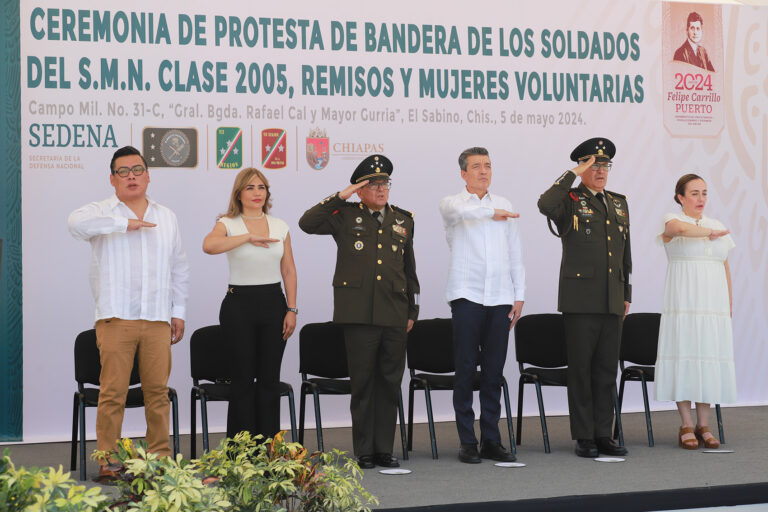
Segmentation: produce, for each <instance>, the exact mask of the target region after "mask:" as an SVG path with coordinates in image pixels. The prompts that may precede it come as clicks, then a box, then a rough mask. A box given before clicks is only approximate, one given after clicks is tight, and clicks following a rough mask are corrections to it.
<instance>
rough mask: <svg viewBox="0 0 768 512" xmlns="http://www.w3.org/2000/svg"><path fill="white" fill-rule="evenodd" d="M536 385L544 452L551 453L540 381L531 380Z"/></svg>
mask: <svg viewBox="0 0 768 512" xmlns="http://www.w3.org/2000/svg"><path fill="white" fill-rule="evenodd" d="M533 383H534V384H535V385H536V400H538V402H539V418H540V419H541V435H542V436H543V437H544V452H545V453H551V450H550V448H549V431H548V430H547V417H546V415H545V414H544V400H543V399H542V397H541V383H539V381H538V380H536V381H534V382H533Z"/></svg>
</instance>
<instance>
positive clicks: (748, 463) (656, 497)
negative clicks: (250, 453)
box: [10, 407, 768, 512]
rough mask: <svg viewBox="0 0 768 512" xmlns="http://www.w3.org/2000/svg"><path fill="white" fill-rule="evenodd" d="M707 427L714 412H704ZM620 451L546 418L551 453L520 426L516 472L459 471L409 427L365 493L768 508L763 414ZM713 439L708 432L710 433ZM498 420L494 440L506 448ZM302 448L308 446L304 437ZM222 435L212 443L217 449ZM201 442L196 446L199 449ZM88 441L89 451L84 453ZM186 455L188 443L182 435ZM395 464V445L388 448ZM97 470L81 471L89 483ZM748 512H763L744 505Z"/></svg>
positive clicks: (451, 502)
mask: <svg viewBox="0 0 768 512" xmlns="http://www.w3.org/2000/svg"><path fill="white" fill-rule="evenodd" d="M712 416H713V418H712V420H713V421H714V412H713V414H712ZM622 418H623V422H624V437H625V444H626V446H627V448H628V449H629V455H628V456H627V457H626V461H625V462H622V463H600V462H595V461H593V460H592V459H583V458H579V457H576V456H575V455H574V454H573V442H572V441H571V440H570V435H569V429H568V418H567V417H565V416H559V417H549V418H548V426H549V437H550V443H551V446H552V453H550V454H546V453H544V446H543V443H542V437H541V428H540V424H539V419H538V417H527V418H525V419H524V421H523V443H522V445H521V446H518V448H517V450H518V452H517V459H518V462H522V463H525V464H526V466H525V467H522V468H500V467H496V466H494V465H493V463H492V462H491V461H483V463H482V464H476V465H470V464H462V463H460V462H459V461H458V459H457V458H456V454H457V450H458V437H457V435H456V429H455V425H454V424H453V423H452V422H450V423H439V424H438V425H437V446H438V453H439V457H440V458H439V459H438V460H433V459H432V456H431V453H430V448H429V435H428V431H427V426H426V425H425V424H419V425H416V427H415V433H414V450H413V451H412V452H411V453H410V458H409V460H407V461H402V467H404V468H407V469H410V470H412V473H411V474H409V475H397V476H390V475H383V474H380V473H379V471H378V469H372V470H366V471H365V477H364V480H363V485H364V486H365V487H366V489H368V490H369V491H370V492H371V493H373V494H374V495H375V496H377V497H378V498H379V500H380V506H379V508H380V509H382V510H399V511H400V512H403V511H405V510H408V509H411V510H418V511H453V510H455V511H486V510H489V511H490V510H515V511H524V510H539V511H544V510H621V511H632V510H668V509H685V508H694V507H714V506H724V505H743V504H755V503H764V504H766V505H765V509H766V510H768V435H766V433H765V431H764V429H765V426H766V425H768V407H734V408H724V409H723V420H724V426H725V438H726V444H725V445H723V448H725V449H729V450H733V453H716V454H708V453H704V452H703V450H701V449H700V450H698V451H687V450H683V449H680V448H678V447H677V440H676V434H677V429H678V426H679V417H678V415H677V412H675V411H664V412H654V413H653V414H652V419H653V431H654V435H655V446H654V447H652V448H651V447H649V446H648V439H647V435H646V428H645V418H644V415H643V414H641V413H632V414H624V415H623V416H622ZM713 430H714V431H715V433H716V429H715V428H713ZM506 435H507V434H506V422H505V421H504V420H502V438H503V439H505V440H504V444H508V441H506ZM306 436H307V437H306V445H307V447H308V448H310V449H314V448H316V440H315V439H316V438H315V433H314V431H312V430H308V431H307V433H306ZM324 436H325V446H326V449H330V448H338V449H341V450H347V451H349V450H351V432H350V429H349V428H337V429H325V430H324ZM219 439H221V434H215V435H213V436H212V439H211V443H212V446H215V444H216V443H218V440H219ZM200 445H201V442H200V441H198V446H200ZM94 448H95V442H93V443H91V442H89V443H88V453H90V451H91V450H92V449H94ZM181 448H182V451H183V452H184V454H185V456H188V455H189V436H183V437H182V443H181ZM395 448H396V450H395V453H396V455H397V456H398V457H400V456H401V455H402V454H401V453H399V450H400V448H399V440H398V442H397V443H396V444H395ZM10 451H11V457H12V459H13V460H14V462H15V463H16V464H17V465H24V466H33V465H36V466H44V465H51V466H58V465H59V464H61V465H63V466H64V467H65V468H67V467H68V465H69V444H68V443H48V444H42V445H11V446H10ZM95 469H96V467H95V465H94V463H93V462H90V464H89V470H90V471H89V478H90V477H92V476H94V473H95ZM747 509H748V510H750V511H752V510H753V509H762V507H748V508H747Z"/></svg>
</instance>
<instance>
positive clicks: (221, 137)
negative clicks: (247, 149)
mask: <svg viewBox="0 0 768 512" xmlns="http://www.w3.org/2000/svg"><path fill="white" fill-rule="evenodd" d="M216 159H217V161H216V167H218V168H219V169H239V168H240V167H242V166H243V130H242V129H241V128H236V127H227V126H221V127H219V128H216Z"/></svg>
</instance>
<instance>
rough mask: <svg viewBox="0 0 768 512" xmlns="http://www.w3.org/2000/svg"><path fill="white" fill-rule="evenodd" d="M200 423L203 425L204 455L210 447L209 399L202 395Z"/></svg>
mask: <svg viewBox="0 0 768 512" xmlns="http://www.w3.org/2000/svg"><path fill="white" fill-rule="evenodd" d="M200 421H201V422H202V424H203V453H207V452H208V449H209V445H208V397H207V396H205V393H200Z"/></svg>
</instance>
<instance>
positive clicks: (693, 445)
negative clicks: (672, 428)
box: [677, 427, 699, 450]
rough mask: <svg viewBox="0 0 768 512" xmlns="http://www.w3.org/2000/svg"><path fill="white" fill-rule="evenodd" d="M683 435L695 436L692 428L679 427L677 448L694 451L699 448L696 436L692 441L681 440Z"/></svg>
mask: <svg viewBox="0 0 768 512" xmlns="http://www.w3.org/2000/svg"><path fill="white" fill-rule="evenodd" d="M685 434H693V435H696V432H695V431H694V430H693V427H680V432H678V434H677V446H679V447H680V448H685V449H686V450H696V449H698V448H699V439H698V436H697V437H696V438H694V439H683V436H684V435H685Z"/></svg>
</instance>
